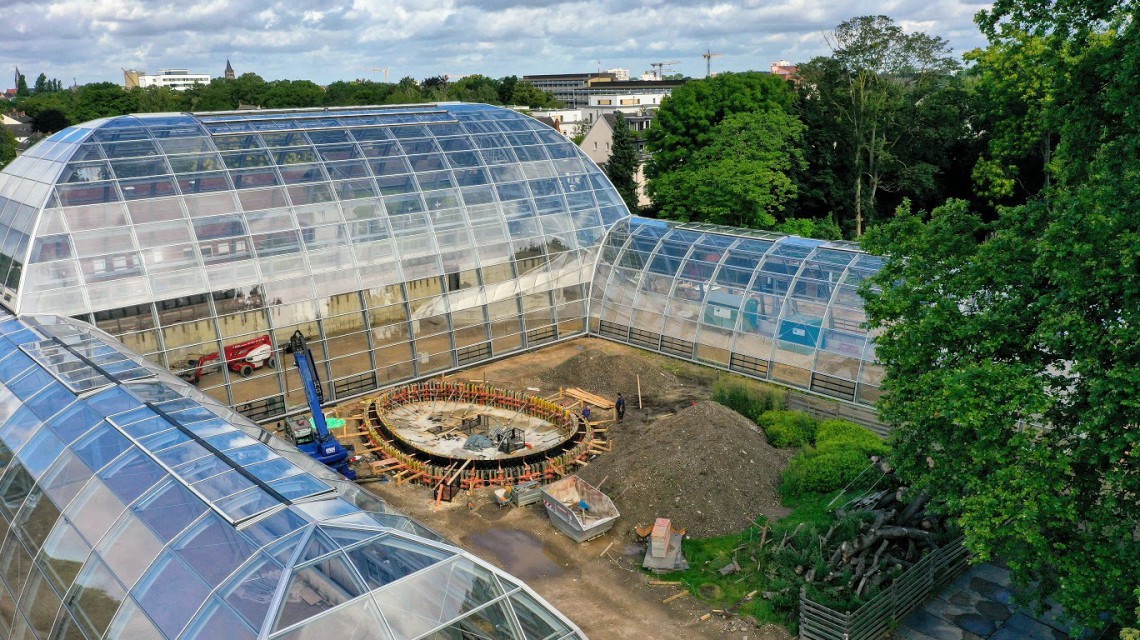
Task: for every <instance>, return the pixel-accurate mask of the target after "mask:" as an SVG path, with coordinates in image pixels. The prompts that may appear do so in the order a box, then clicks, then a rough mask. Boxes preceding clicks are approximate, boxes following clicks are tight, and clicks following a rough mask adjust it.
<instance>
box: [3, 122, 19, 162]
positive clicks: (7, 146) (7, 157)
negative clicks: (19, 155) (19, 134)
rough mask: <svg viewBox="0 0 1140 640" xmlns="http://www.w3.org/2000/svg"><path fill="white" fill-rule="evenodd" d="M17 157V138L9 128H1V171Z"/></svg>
mask: <svg viewBox="0 0 1140 640" xmlns="http://www.w3.org/2000/svg"><path fill="white" fill-rule="evenodd" d="M15 157H16V136H14V135H12V132H11V131H8V128H7V127H0V169H3V168H4V166H5V165H7V164H8V163H9V162H11V161H12V159H13V158H15Z"/></svg>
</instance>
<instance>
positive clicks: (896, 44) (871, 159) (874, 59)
mask: <svg viewBox="0 0 1140 640" xmlns="http://www.w3.org/2000/svg"><path fill="white" fill-rule="evenodd" d="M830 41H831V46H832V49H833V54H832V57H831V58H830V59H816V60H814V61H812V63H811V64H808V65H803V66H801V68H800V70H799V71H798V73H799V75H800V76H801V78H802V83H801V86H803V87H805V89H806V92H807V93H806V95H805V98H804V99H807V100H812V101H816V102H818V103H820V105H821V107H822V108H825V109H827V110H829V111H830V112H831V113H832V114H833V117H834V118H835V121H836V123H837V124H838V125H840V126H841V127H843V128H844V129H845V130H846V131H847V136H848V137H849V141H848V144H846V145H844V147H845V149H846V151H847V152H848V153H850V154H851V157H850V158H849V160H848V164H849V171H850V174H849V179H850V180H851V181H852V183H853V184H852V187H851V192H852V193H851V199H852V205H851V208H852V209H853V213H854V233H855V235H860V234H862V232H863V228H864V226H865V223H866V222H867V221H868V220H869V219H871V218H873V217H874V214H875V209H876V203H877V199H878V197H879V192H880V190H898V189H902V188H905V186H906V185H909V186H912V187H913V186H923V184H924V183H925V187H926V188H929V187H930V185H931V184H932V181H931V178H932V176H933V175H934V174H935V173H936V172H937V166H935V165H932V164H930V163H929V162H923V163H922V164H921V165H919V164H917V163H914V162H908V160H910V158H907V157H906V154H905V153H903V149H901V148H900V146H902V145H905V144H906V142H907V141H909V140H912V139H914V137H915V136H916V135H918V134H921V133H922V132H923V131H924V130H925V126H924V123H923V118H922V117H921V116H922V114H924V113H925V112H927V109H928V108H929V107H932V106H934V105H936V104H938V102H937V100H936V99H932V97H931V96H932V94H936V93H937V92H938V91H940V90H942V89H943V88H944V85H945V81H946V80H947V79H948V78H949V77H951V75H952V73H953V72H954V71H955V70H956V69H957V66H958V65H957V62H955V61H954V59H953V58H952V57H951V56H950V47H949V45H948V44H947V43H946V42H945V41H944V40H942V39H941V38H937V37H932V36H929V35H926V34H924V33H912V34H908V33H904V32H903V30H902V28H901V27H899V26H897V25H895V24H894V22H893V21H892V20H891V19H890V18H888V17H886V16H862V17H858V18H853V19H851V20H848V21H846V22H844V23H842V24H840V25H839V26H838V27H836V28H835V31H834V32H833V34H832V35H831V38H830ZM959 124H960V125H961V124H964V123H963V122H960V123H959ZM911 148H912V149H921V148H922V147H921V146H913V147H911ZM904 183H905V184H904Z"/></svg>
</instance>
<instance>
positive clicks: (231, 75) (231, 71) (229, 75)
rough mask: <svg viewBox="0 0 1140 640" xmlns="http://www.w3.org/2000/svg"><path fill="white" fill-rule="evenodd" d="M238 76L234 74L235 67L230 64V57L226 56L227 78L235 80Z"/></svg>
mask: <svg viewBox="0 0 1140 640" xmlns="http://www.w3.org/2000/svg"><path fill="white" fill-rule="evenodd" d="M236 77H237V76H236V75H234V68H233V67H231V66H230V61H229V58H226V74H225V78H226V80H233V79H234V78H236Z"/></svg>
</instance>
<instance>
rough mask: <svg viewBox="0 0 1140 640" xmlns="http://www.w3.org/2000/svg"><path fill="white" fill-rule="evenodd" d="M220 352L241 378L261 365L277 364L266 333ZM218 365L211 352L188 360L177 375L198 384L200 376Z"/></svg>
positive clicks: (211, 371)
mask: <svg viewBox="0 0 1140 640" xmlns="http://www.w3.org/2000/svg"><path fill="white" fill-rule="evenodd" d="M222 352H223V353H224V354H225V357H226V359H225V364H226V366H227V367H229V369H230V371H233V372H234V373H237V374H239V375H241V377H243V378H248V377H249V376H251V375H252V374H253V372H254V370H255V369H260V368H262V367H269V368H271V369H272V368H274V367H276V366H277V358H276V357H274V353H273V343H272V342H270V340H269V336H267V335H265V336H258V337H256V338H253V339H252V340H246V341H245V342H238V343H237V344H231V345H229V346H226V347H223V348H222ZM220 365H221V363H220V362H218V354H217V353H211V354H209V355H206V356H202V357H200V358H197V359H191V360H188V361H187V366H188V367H191V368H190V369H189V370H188V371H183V372H182V373H180V374H178V375H179V376H181V377H182V378H183V379H185V380H188V381H190V382H192V383H194V384H198V382H199V381H200V380H201V379H202V376H204V375H206V374H208V373H213V372H215V371H217V370H218V368H219V366H220Z"/></svg>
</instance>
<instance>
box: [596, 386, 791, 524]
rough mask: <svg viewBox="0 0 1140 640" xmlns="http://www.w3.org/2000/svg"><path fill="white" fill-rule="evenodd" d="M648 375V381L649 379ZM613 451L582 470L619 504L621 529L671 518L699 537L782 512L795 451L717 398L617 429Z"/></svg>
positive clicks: (614, 434)
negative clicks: (785, 477) (784, 476)
mask: <svg viewBox="0 0 1140 640" xmlns="http://www.w3.org/2000/svg"><path fill="white" fill-rule="evenodd" d="M644 384H645V383H644V380H643V381H642V385H644ZM610 435H611V437H612V439H613V441H614V446H613V451H611V452H608V453H603V454H601V455H600V456H598V457H596V458H594V459H593V460H591V461H590V464H589V466H587V467H585V468H583V469H581V470H580V472H579V475H580V476H581V477H582V478H584V479H585V480H586V481H587V482H589V483H591V484H593V485H595V486H597V483H599V482H602V480H603V479H605V483H604V484H603V485H602V491H603V492H605V493H606V494H607V495H609V496H610V497H611V498H612V499H613V500H614V502H615V503H616V504H617V508H618V511H620V512H621V518H620V519H619V520H618V523H617V527H616V530H617V531H619V532H622V533H625V532H629V531H631V530H632V529H633V527H635V526H638V525H646V524H652V523H653V521H654V519H656V518H670V519H672V521H673V526H674V527H676V528H685V529H687V530H688V535H690V536H692V537H698V538H705V537H710V536H719V535H726V534H729V533H737V532H739V531H742V530H743V529H745V528H747V527H748V526H749V525H751V524H752V522H753V521H754V520H755V519H756V517H757V516H760V515H765V516H767V517H769V518H778V517H781V516H784V515H787V513H788V509H787V508H785V507H783V506H782V505H781V504H780V499H779V495H778V493H777V487H778V485H779V482H780V472H781V471H782V470H783V469H784V466H785V465H786V464H787V461H788V459H789V458H790V457H791V456H792V454H793V453H794V452H793V451H792V450H780V449H776V448H775V447H773V446H772V445H770V444H768V441H767V440H766V439H765V437H764V434H763V432H762V431H760V429H759V427H757V426H756V425H755V424H754V423H753V422H752V421H751V420H749V419H747V418H745V417H744V416H742V415H740V414H739V413H736V412H735V411H733V410H732V409H729V408H727V407H725V406H723V405H721V404H718V403H716V402H712V401H706V402H700V403H697V404H694V405H692V406H690V407H688V408H686V409H684V410H683V411H681V412H679V413H676V414H674V415H672V416H668V417H665V418H662V419H660V420H657V421H655V422H653V423H651V424H647V425H642V424H640V422H637V421H633V422H631V421H627V422H626V423H625V424H623V425H619V426H617V427H615V428H613V429H611V431H610Z"/></svg>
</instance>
